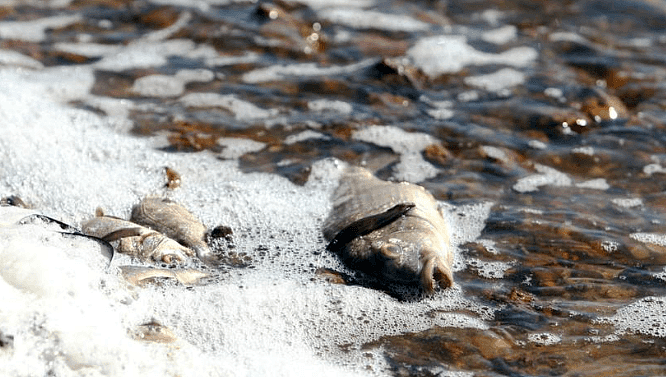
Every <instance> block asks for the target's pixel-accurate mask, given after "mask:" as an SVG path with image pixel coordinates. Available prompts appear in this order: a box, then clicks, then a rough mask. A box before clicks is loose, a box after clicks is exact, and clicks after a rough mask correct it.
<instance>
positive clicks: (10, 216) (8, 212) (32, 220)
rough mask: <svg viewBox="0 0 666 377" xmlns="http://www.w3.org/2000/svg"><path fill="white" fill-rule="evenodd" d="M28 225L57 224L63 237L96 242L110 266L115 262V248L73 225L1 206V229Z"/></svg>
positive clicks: (34, 212)
mask: <svg viewBox="0 0 666 377" xmlns="http://www.w3.org/2000/svg"><path fill="white" fill-rule="evenodd" d="M26 224H32V225H45V224H55V225H57V226H59V227H60V229H61V231H58V233H60V234H61V235H62V236H63V237H78V238H86V239H89V240H91V241H94V242H96V243H97V244H98V245H99V246H101V250H100V251H101V253H102V255H103V256H104V257H105V258H107V259H108V260H109V264H110V263H111V261H112V260H113V246H111V244H109V243H108V242H106V241H104V240H102V239H99V238H97V237H92V236H89V235H87V234H84V233H82V232H81V231H80V230H79V229H77V228H75V227H73V226H72V225H69V224H67V223H64V222H62V221H60V220H56V219H54V218H52V217H49V216H46V215H42V214H41V213H38V212H36V211H34V210H31V209H26V208H23V207H21V206H14V205H4V204H1V205H0V227H6V226H12V225H26Z"/></svg>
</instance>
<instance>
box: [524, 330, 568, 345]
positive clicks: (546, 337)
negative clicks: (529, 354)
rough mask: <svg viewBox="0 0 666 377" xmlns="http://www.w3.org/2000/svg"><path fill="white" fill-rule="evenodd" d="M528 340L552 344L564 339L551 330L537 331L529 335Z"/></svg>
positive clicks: (541, 343)
mask: <svg viewBox="0 0 666 377" xmlns="http://www.w3.org/2000/svg"><path fill="white" fill-rule="evenodd" d="M527 340H529V341H530V342H532V343H536V344H539V345H542V346H552V345H553V344H558V343H560V342H561V341H562V338H561V337H559V336H558V335H555V334H553V333H549V332H542V333H535V334H529V335H527Z"/></svg>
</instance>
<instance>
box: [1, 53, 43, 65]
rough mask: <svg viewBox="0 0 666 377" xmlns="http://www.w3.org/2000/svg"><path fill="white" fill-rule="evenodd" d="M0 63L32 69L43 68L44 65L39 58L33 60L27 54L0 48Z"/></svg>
mask: <svg viewBox="0 0 666 377" xmlns="http://www.w3.org/2000/svg"><path fill="white" fill-rule="evenodd" d="M0 64H1V65H11V66H19V67H26V68H32V69H41V68H44V65H43V64H42V63H41V62H40V61H39V60H35V59H33V58H31V57H29V56H26V55H23V54H21V53H20V52H16V51H12V50H0Z"/></svg>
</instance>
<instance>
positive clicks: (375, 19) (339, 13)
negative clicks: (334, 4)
mask: <svg viewBox="0 0 666 377" xmlns="http://www.w3.org/2000/svg"><path fill="white" fill-rule="evenodd" d="M318 14H319V15H320V16H321V17H323V18H324V19H325V20H328V21H330V22H333V23H336V24H340V25H345V26H349V27H352V28H355V29H377V30H386V31H406V32H416V31H424V30H428V29H429V28H431V27H432V25H430V24H428V23H425V22H423V21H419V20H416V19H414V18H411V17H409V16H405V15H396V14H389V13H382V12H376V11H370V10H361V9H351V8H348V7H345V8H332V9H326V10H324V11H321V12H319V13H318Z"/></svg>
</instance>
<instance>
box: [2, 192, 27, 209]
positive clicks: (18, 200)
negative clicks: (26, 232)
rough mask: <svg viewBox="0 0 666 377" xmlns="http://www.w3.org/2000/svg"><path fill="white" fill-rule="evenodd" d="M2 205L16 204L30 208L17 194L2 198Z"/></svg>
mask: <svg viewBox="0 0 666 377" xmlns="http://www.w3.org/2000/svg"><path fill="white" fill-rule="evenodd" d="M0 206H14V207H21V208H28V205H27V204H25V202H24V201H23V200H21V198H19V197H18V196H16V195H10V196H8V197H5V198H2V199H0Z"/></svg>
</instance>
